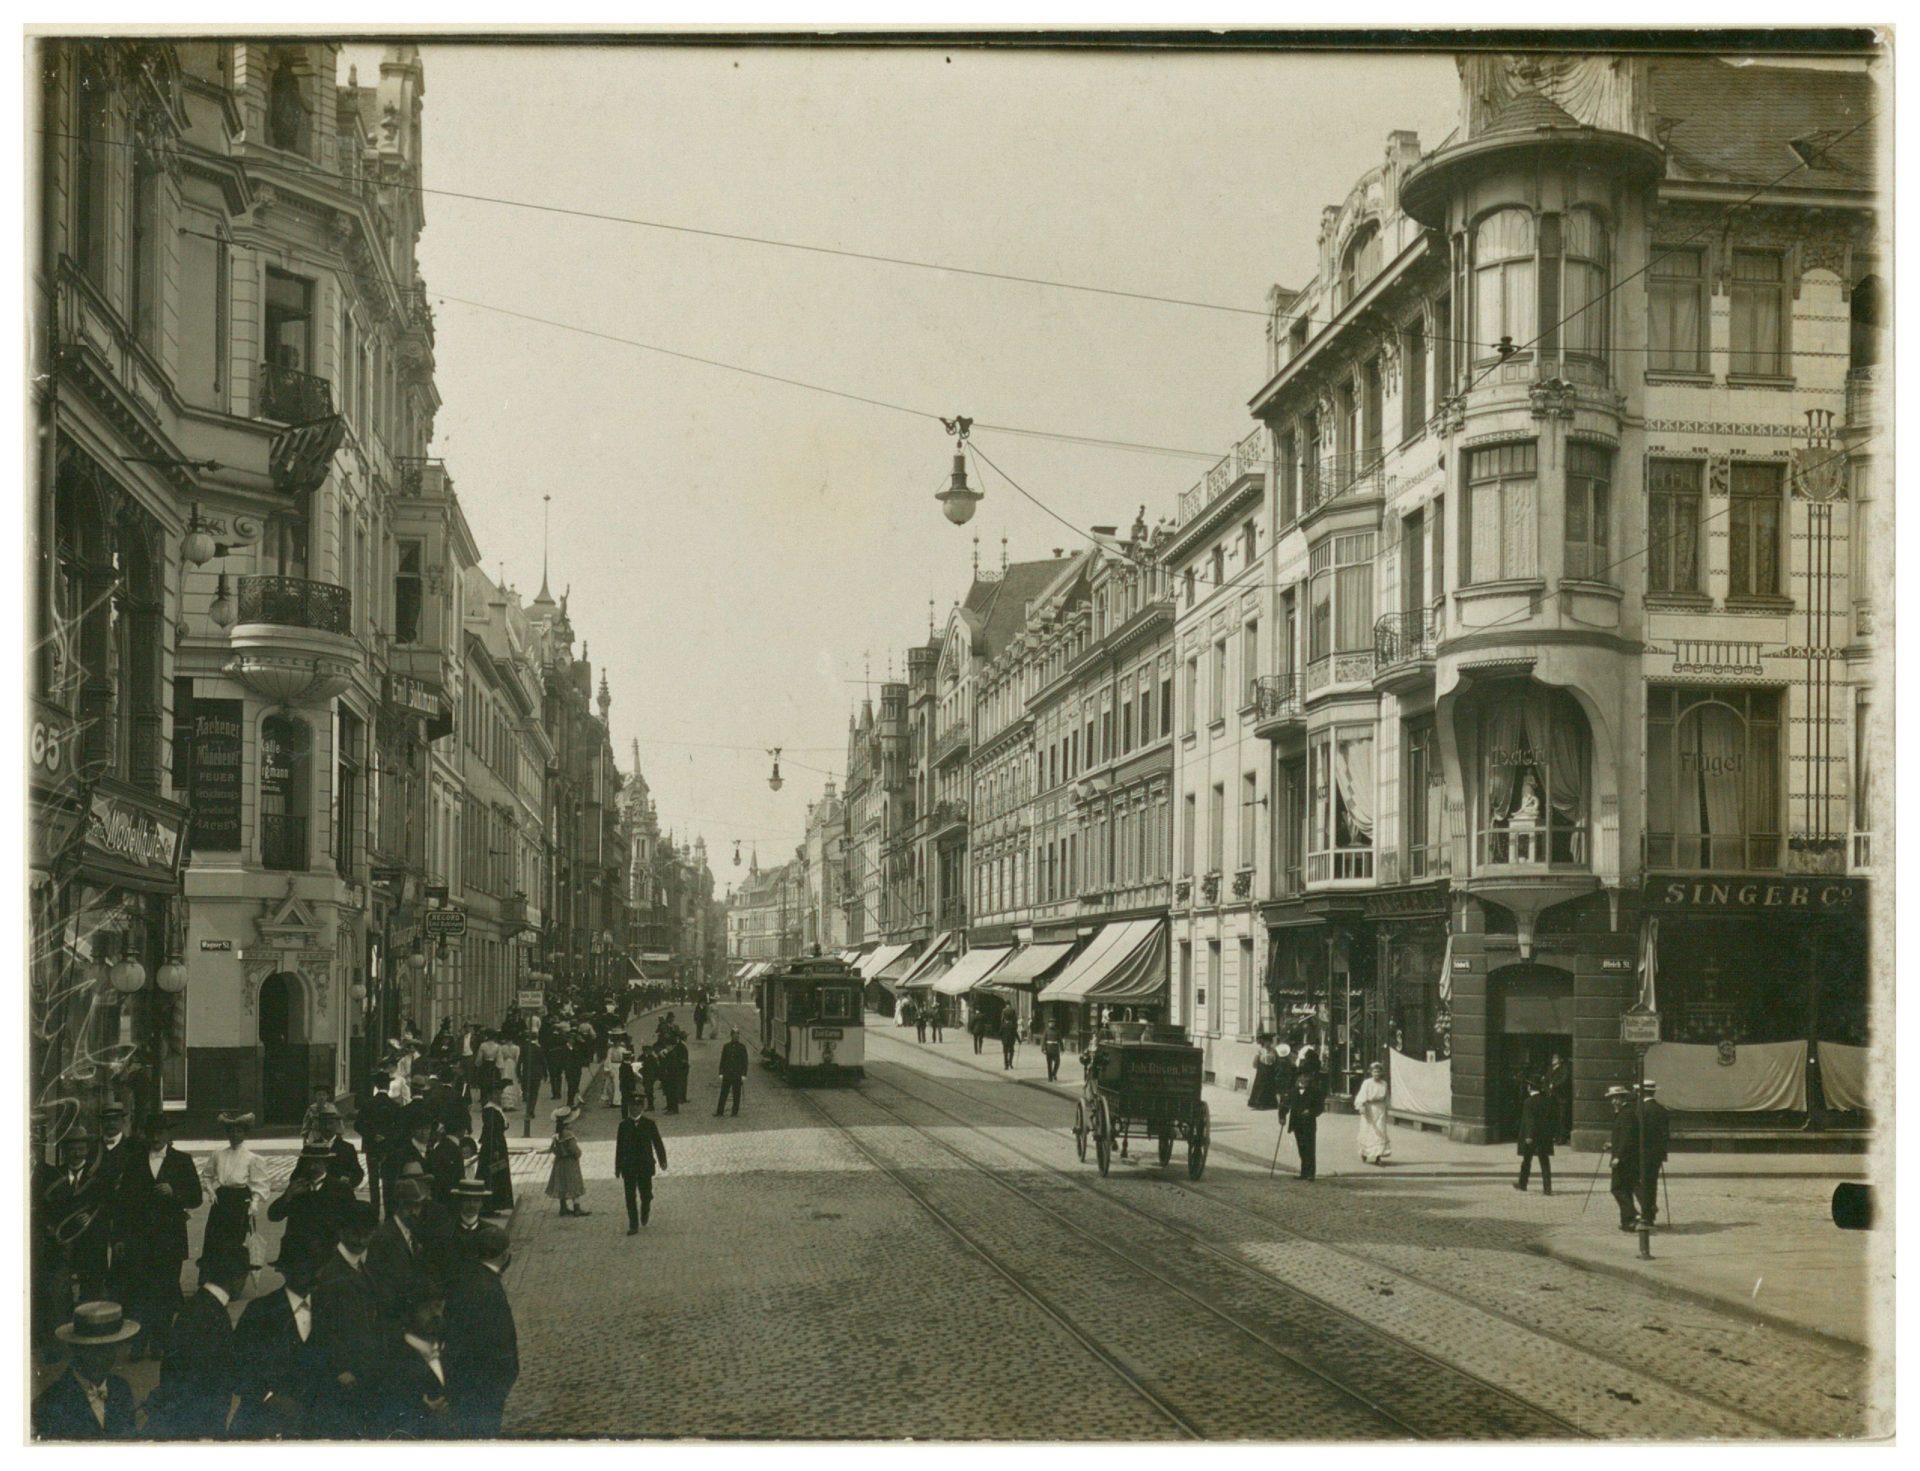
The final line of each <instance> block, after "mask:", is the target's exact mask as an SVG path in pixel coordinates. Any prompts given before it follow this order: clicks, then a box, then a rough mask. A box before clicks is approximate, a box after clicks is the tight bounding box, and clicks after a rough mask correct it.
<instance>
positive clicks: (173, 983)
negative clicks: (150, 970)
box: [153, 956, 187, 996]
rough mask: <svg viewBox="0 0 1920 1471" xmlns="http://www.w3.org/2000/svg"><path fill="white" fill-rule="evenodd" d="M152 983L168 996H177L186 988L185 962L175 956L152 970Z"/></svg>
mask: <svg viewBox="0 0 1920 1471" xmlns="http://www.w3.org/2000/svg"><path fill="white" fill-rule="evenodd" d="M153 983H154V985H156V986H158V987H159V988H160V989H161V990H162V991H165V992H166V993H167V994H168V995H169V996H178V995H179V994H180V993H181V992H182V991H184V990H186V989H187V967H186V963H185V962H184V961H182V960H181V959H180V958H179V957H178V956H175V957H174V958H173V959H172V960H169V961H168V962H167V963H166V964H165V965H163V966H161V967H160V969H159V970H157V971H155V972H154V975H153Z"/></svg>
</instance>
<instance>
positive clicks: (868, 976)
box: [860, 945, 913, 981]
mask: <svg viewBox="0 0 1920 1471" xmlns="http://www.w3.org/2000/svg"><path fill="white" fill-rule="evenodd" d="M912 948H913V947H912V946H911V945H882V946H881V947H880V948H879V949H878V950H875V951H874V952H873V953H872V954H871V955H869V956H867V958H866V959H865V960H863V961H861V962H860V979H861V980H863V981H877V980H879V979H880V976H881V972H882V971H884V970H886V969H887V968H888V967H889V966H891V965H893V963H894V962H895V961H897V960H899V959H900V957H901V956H903V955H905V954H906V953H907V951H909V950H910V949H912Z"/></svg>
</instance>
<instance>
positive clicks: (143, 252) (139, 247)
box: [127, 160, 160, 349]
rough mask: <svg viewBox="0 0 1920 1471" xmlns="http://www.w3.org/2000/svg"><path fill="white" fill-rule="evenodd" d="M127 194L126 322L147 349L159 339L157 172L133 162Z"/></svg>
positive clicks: (158, 204) (148, 166)
mask: <svg viewBox="0 0 1920 1471" xmlns="http://www.w3.org/2000/svg"><path fill="white" fill-rule="evenodd" d="M128 192H129V196H130V197H129V200H128V208H127V321H128V322H129V323H130V324H131V325H132V327H133V335H134V337H135V338H136V339H137V340H138V341H139V343H140V344H141V346H143V347H146V348H148V349H151V348H152V347H153V346H154V345H155V344H156V343H157V342H158V341H159V338H160V292H159V265H158V252H159V249H160V183H159V172H158V170H156V169H155V168H154V166H153V165H152V164H150V163H146V162H143V161H140V160H136V161H135V162H134V165H133V170H132V180H131V183H130V185H129V189H128Z"/></svg>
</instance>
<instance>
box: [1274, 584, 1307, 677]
mask: <svg viewBox="0 0 1920 1471" xmlns="http://www.w3.org/2000/svg"><path fill="white" fill-rule="evenodd" d="M1299 601H1300V596H1299V594H1298V593H1297V592H1296V591H1295V590H1294V589H1293V588H1288V589H1287V590H1286V591H1285V592H1283V593H1281V594H1280V639H1279V647H1278V648H1276V649H1275V650H1274V651H1273V662H1274V664H1275V665H1276V666H1277V667H1278V669H1279V673H1280V678H1281V680H1282V681H1285V680H1288V679H1291V678H1292V677H1293V665H1294V660H1295V659H1297V658H1298V657H1299V641H1300V611H1299Z"/></svg>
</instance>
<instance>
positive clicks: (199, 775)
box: [189, 700, 243, 853]
mask: <svg viewBox="0 0 1920 1471" xmlns="http://www.w3.org/2000/svg"><path fill="white" fill-rule="evenodd" d="M242 713H243V712H242V707H241V702H240V701H238V700H195V701H194V702H193V725H192V738H193V757H192V760H193V826H192V828H191V830H190V834H189V841H190V842H191V844H192V846H193V850H194V851H195V852H196V853H232V852H237V851H238V850H239V848H240V743H241V717H242Z"/></svg>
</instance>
